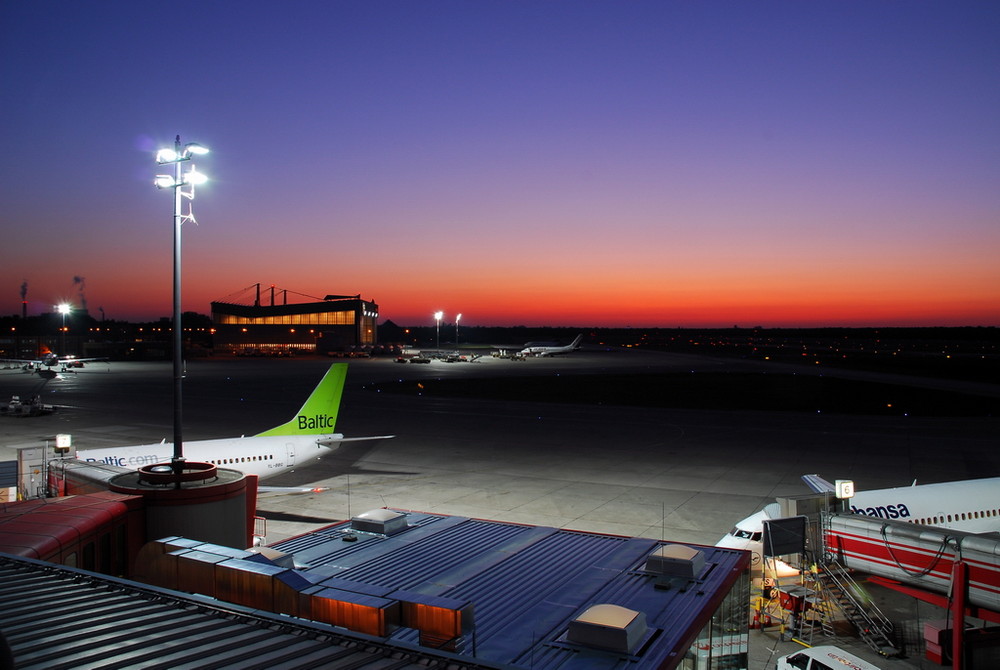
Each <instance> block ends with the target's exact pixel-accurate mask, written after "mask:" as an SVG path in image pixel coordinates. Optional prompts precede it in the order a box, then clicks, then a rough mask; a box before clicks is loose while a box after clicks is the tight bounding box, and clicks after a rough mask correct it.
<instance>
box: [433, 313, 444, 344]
mask: <svg viewBox="0 0 1000 670" xmlns="http://www.w3.org/2000/svg"><path fill="white" fill-rule="evenodd" d="M443 316H444V312H434V320H435V321H436V322H437V348H438V349H441V317H443Z"/></svg>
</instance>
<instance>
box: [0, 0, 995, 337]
mask: <svg viewBox="0 0 1000 670" xmlns="http://www.w3.org/2000/svg"><path fill="white" fill-rule="evenodd" d="M998 35H1000V4H998V3H996V2H992V1H990V2H943V1H941V2H927V1H922V0H913V1H908V2H879V1H876V0H864V1H851V0H846V1H837V2H821V1H817V2H800V1H792V2H777V1H768V0H760V1H755V2H745V1H741V2H669V1H666V0H659V1H656V2H644V1H641V0H633V1H610V0H608V1H603V2H592V1H587V0H565V1H559V0H531V1H516V0H510V1H492V0H463V1H456V2H445V1H439V0H425V1H421V2H413V1H406V2H391V1H379V0H373V1H364V2H362V1H360V0H359V1H352V2H346V1H337V0H327V1H316V2H313V1H309V0H293V1H292V2H287V3H276V2H260V1H258V0H243V1H241V2H222V1H214V2H213V1H205V0H201V1H199V2H188V1H187V0H176V1H174V2H170V3H145V2H143V3H137V2H131V1H130V2H119V1H115V0H109V1H107V2H87V3H66V2H62V1H59V2H49V1H46V0H38V1H33V2H5V3H2V4H0V91H2V93H0V95H2V99H3V100H2V104H0V137H2V138H3V145H4V147H5V150H6V156H7V158H6V160H5V161H4V165H3V167H2V168H0V169H2V172H3V179H2V180H0V198H2V209H0V217H2V220H0V229H2V231H3V233H2V236H3V237H2V240H0V249H2V252H0V314H20V313H21V305H22V293H24V296H25V299H26V300H27V309H28V314H29V315H34V314H40V313H43V312H51V311H52V310H53V305H55V304H56V303H59V302H63V301H69V302H71V303H72V304H73V305H75V306H76V307H77V308H82V307H86V308H87V309H88V311H89V313H90V314H91V315H92V316H94V317H96V318H102V316H103V317H104V318H107V319H125V320H148V319H158V318H160V317H163V316H169V315H170V314H171V312H172V295H173V294H172V276H173V274H172V273H173V256H172V253H173V241H172V239H173V232H174V231H173V228H174V227H173V199H172V197H171V193H170V192H169V191H160V190H157V189H156V188H155V187H154V186H153V178H154V177H155V175H156V174H158V173H163V172H169V171H170V170H169V168H168V169H167V170H164V168H162V167H159V166H157V165H156V164H155V160H154V153H155V151H156V149H158V148H161V147H168V146H172V144H173V140H174V137H175V136H176V135H178V134H179V135H180V136H181V141H182V142H184V143H186V142H197V143H199V144H202V145H204V146H206V147H209V148H210V149H211V150H212V153H210V154H208V155H206V156H200V157H197V159H196V160H194V161H193V163H194V164H196V165H197V169H198V170H199V171H200V172H203V173H205V174H207V175H208V176H209V177H210V181H209V182H208V183H207V184H206V185H204V186H200V187H198V189H197V193H196V198H195V199H194V200H193V201H192V203H191V204H192V206H193V211H194V215H195V217H196V219H197V224H192V223H186V224H185V225H184V226H183V228H182V238H183V253H182V257H183V267H182V277H183V280H182V284H183V301H182V309H183V310H184V311H195V312H199V313H204V314H208V313H210V303H211V302H212V301H217V300H222V301H225V300H233V301H239V300H241V299H240V298H238V297H237V296H238V295H245V293H243V290H244V289H246V288H248V287H250V286H253V285H254V284H257V283H258V282H259V283H261V284H262V285H263V286H264V287H267V286H270V285H271V284H274V285H276V286H277V287H278V288H279V289H287V290H288V291H290V292H291V293H290V294H289V301H290V302H295V301H298V300H306V299H307V298H302V297H301V296H316V297H323V296H325V295H328V294H343V295H355V294H360V295H361V296H362V298H365V299H368V300H373V301H375V302H376V303H378V305H379V312H380V322H384V321H386V320H391V321H393V322H395V323H396V324H398V325H414V326H416V325H431V324H433V323H434V318H433V314H434V312H436V311H438V310H441V311H443V312H444V317H443V321H444V322H445V323H450V322H452V321H453V319H454V315H455V314H457V313H461V314H462V320H461V323H462V324H463V325H468V326H476V325H482V326H487V325H488V326H504V325H508V326H515V325H535V326H539V325H541V326H546V325H552V326H558V325H564V326H590V327H629V326H630V327H730V326H733V325H739V326H743V327H753V326H764V327H795V326H803V327H806V326H908V325H916V326H949V325H971V326H996V325H1000V114H998V111H1000V39H998V38H997V36H998Z"/></svg>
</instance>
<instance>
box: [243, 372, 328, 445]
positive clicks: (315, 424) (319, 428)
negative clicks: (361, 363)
mask: <svg viewBox="0 0 1000 670" xmlns="http://www.w3.org/2000/svg"><path fill="white" fill-rule="evenodd" d="M346 379H347V363H334V364H333V365H331V366H330V369H329V370H327V373H326V374H325V375H323V379H321V380H320V382H319V385H318V386H317V387H316V389H315V390H314V391H313V392H312V394H310V396H309V398H308V399H307V400H306V403H305V404H304V405H302V409H300V410H299V411H298V413H297V414H296V415H295V416H294V417H292V419H291V420H290V421H288V422H286V423H283V424H281V425H280V426H275V427H274V428H271V429H270V430H265V431H264V432H263V433H259V434H258V435H257V437H263V436H265V435H320V434H328V433H332V432H334V426H336V424H337V413H338V412H339V411H340V397H341V395H343V393H344V381H345V380H346Z"/></svg>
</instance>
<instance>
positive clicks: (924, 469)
mask: <svg viewBox="0 0 1000 670" xmlns="http://www.w3.org/2000/svg"><path fill="white" fill-rule="evenodd" d="M331 362H332V361H331V360H330V359H325V358H319V357H304V358H298V359H238V358H218V359H200V360H191V361H189V362H188V363H187V365H186V374H185V380H184V430H183V439H184V441H190V440H198V439H208V438H216V437H233V436H237V435H242V434H246V435H252V434H255V433H257V432H260V431H262V430H265V429H267V428H270V427H272V426H274V425H277V424H279V423H281V422H283V421H286V420H287V419H288V418H290V417H291V416H293V415H294V413H295V412H296V410H297V409H298V408H299V407H300V405H301V404H302V402H303V401H304V400H305V398H306V396H307V395H308V394H309V392H310V391H311V390H312V388H313V386H315V384H316V383H317V382H318V381H319V379H320V377H321V376H322V374H323V372H324V371H325V370H326V369H327V368H328V367H329V365H330V364H331ZM762 366H763V367H762ZM782 369H785V368H782ZM730 370H732V371H756V370H762V371H763V370H766V371H771V372H774V371H776V370H778V368H777V367H773V366H772V367H767V366H766V364H764V363H760V362H752V361H745V360H739V359H721V358H710V357H701V356H694V355H687V354H668V353H656V352H640V351H625V350H615V351H610V352H605V351H580V352H577V353H574V354H572V355H569V356H562V357H555V358H545V359H532V360H528V361H510V360H504V359H494V358H490V357H484V358H481V359H478V360H476V361H474V362H471V363H445V362H441V361H434V362H432V363H430V364H428V365H413V364H406V365H404V364H399V363H396V362H394V361H393V360H392V359H391V358H373V359H354V360H351V361H350V368H349V372H348V379H347V386H346V388H345V392H344V399H343V403H342V407H341V412H340V416H339V419H338V424H337V430H338V432H343V433H344V434H345V435H346V436H348V437H354V436H363V435H384V434H394V435H396V436H397V437H395V438H394V439H391V440H382V441H378V442H371V443H369V442H358V443H348V444H345V445H343V446H342V447H340V449H338V451H336V452H335V453H333V454H332V455H330V456H327V457H325V458H323V459H321V460H320V461H318V462H313V463H311V464H303V465H302V467H299V468H298V469H297V470H295V471H294V472H292V473H288V474H284V475H280V476H278V477H275V478H272V479H269V480H266V481H265V482H263V483H264V484H265V485H274V486H301V487H328V488H329V490H327V491H324V492H321V493H303V494H293V495H263V496H262V497H261V499H260V502H259V506H258V509H259V514H260V515H261V516H263V517H265V518H267V519H268V522H267V537H266V539H265V542H267V543H272V542H276V541H278V540H280V539H283V538H285V537H289V536H292V535H296V534H299V533H302V532H306V531H308V530H312V529H315V528H317V527H321V526H323V525H327V524H329V523H331V522H334V521H337V520H342V519H346V518H349V517H350V516H351V514H357V513H360V512H364V511H366V510H369V509H373V508H378V507H393V508H398V509H411V510H420V511H424V512H432V513H441V514H453V515H461V516H471V517H477V518H485V519H495V520H501V521H507V522H515V523H526V524H535V525H544V526H555V527H560V528H569V529H577V530H583V531H590V532H599V533H613V534H619V535H627V536H642V537H653V538H661V539H667V540H671V541H677V542H687V543H697V544H709V545H710V544H714V543H715V542H716V541H717V540H718V539H719V538H720V537H721V536H722V535H724V534H725V533H726V532H727V531H728V530H729V529H730V528H731V527H732V526H733V524H734V522H736V521H737V520H739V519H741V518H743V517H746V516H748V515H749V514H751V513H752V512H754V511H757V510H758V509H760V508H761V507H762V506H763V505H765V504H767V503H769V502H773V501H774V498H775V497H776V496H781V495H795V494H802V493H807V492H808V490H807V489H806V487H805V485H804V484H803V483H802V482H801V480H800V476H801V475H803V474H807V473H818V474H820V475H822V476H824V477H826V478H827V479H830V480H833V479H853V480H854V481H855V482H856V484H857V486H858V488H881V487H886V486H898V485H907V484H909V483H911V482H912V481H913V480H914V479H916V480H918V481H920V482H924V483H929V482H933V481H948V480H955V479H964V478H972V477H987V476H996V475H997V474H998V471H1000V455H998V453H997V450H996V446H997V442H998V436H1000V419H998V418H996V417H987V418H968V417H904V416H861V415H845V414H835V413H825V412H815V413H805V412H785V411H780V410H775V411H763V412H762V411H724V410H695V409H669V408H667V409H663V408H642V407H624V406H614V405H607V404H605V405H581V404H573V403H565V402H555V401H554V402H524V401H519V400H516V399H515V400H486V399H482V398H476V397H457V398H454V397H428V396H427V395H420V394H419V386H418V384H419V383H420V382H421V380H424V381H427V380H433V379H439V378H441V379H446V378H464V377H465V378H467V377H480V378H486V379H493V378H496V379H501V378H503V377H516V378H518V380H519V381H521V382H523V383H524V384H525V385H529V384H531V380H532V378H533V377H537V378H541V377H545V376H553V375H558V376H569V375H592V374H610V373H621V372H626V373H629V372H634V373H636V374H637V375H639V374H640V373H647V372H669V371H690V372H691V373H693V374H697V373H698V372H706V371H730ZM801 373H802V374H819V372H817V371H815V370H812V369H808V370H807V369H805V368H802V369H801ZM828 374H837V373H836V371H829V372H828ZM850 374H854V373H850ZM864 375H865V376H868V377H871V376H874V377H873V378H875V379H878V378H879V376H878V375H877V374H876V373H864ZM592 379H593V378H592V377H589V376H587V377H581V380H582V381H581V382H580V383H594V382H593V381H592ZM399 380H405V382H406V385H407V388H408V389H410V390H409V392H406V393H399V392H389V391H388V390H387V389H388V387H389V386H392V385H398V384H399ZM637 383H639V382H638V381H637ZM928 383H929V380H923V381H921V380H914V384H915V385H917V386H927V385H928ZM997 390H998V389H997V387H992V388H987V389H986V390H985V392H986V393H987V395H994V394H996V393H997ZM38 392H40V393H41V394H42V399H43V401H44V402H46V403H49V404H54V405H57V406H59V409H58V411H57V412H56V413H55V414H52V415H49V416H41V417H33V418H25V419H13V418H8V419H2V420H0V461H4V460H12V459H14V458H16V447H19V446H38V445H39V444H42V443H44V441H45V440H49V439H53V438H54V436H55V435H56V434H57V433H68V434H71V435H72V436H73V441H74V445H75V446H77V447H78V448H85V447H95V448H96V447H105V446H115V445H124V444H141V443H148V442H156V441H160V440H162V439H166V440H167V441H170V440H171V439H172V431H173V410H172V392H173V378H172V368H171V364H170V363H169V362H166V363H161V362H158V363H133V362H126V363H117V362H115V363H110V364H103V363H101V364H92V365H88V366H87V367H86V368H84V369H83V370H80V371H79V372H78V373H67V374H64V375H60V378H57V379H54V380H50V381H48V382H46V383H45V384H44V385H42V380H40V379H39V378H38V377H37V376H36V375H28V374H25V373H22V372H19V371H14V370H2V371H0V399H3V400H6V399H7V398H8V397H9V396H10V395H11V394H19V395H21V396H22V397H24V396H30V395H32V394H33V393H38ZM650 392H651V393H655V392H656V389H655V388H653V389H650ZM980 392H982V391H980ZM994 397H995V396H994ZM769 639H770V638H769ZM778 644H779V643H778V642H777V641H776V638H775V641H774V646H769V645H770V642H767V641H765V643H764V644H759V645H755V651H754V654H755V658H757V660H756V661H753V662H752V665H751V667H754V668H757V667H764V665H760V664H763V663H766V662H770V661H769V658H770V657H771V656H774V655H780V654H781V653H789V652H790V651H793V650H794V648H795V645H794V643H791V642H786V643H781V644H783V645H792V646H791V647H783V648H781V649H784V650H779V647H778ZM773 650H779V651H773ZM765 655H766V656H767V657H768V658H764V656H765ZM882 662H883V663H892V665H888V666H887V667H897V668H903V667H922V666H921V665H908V664H907V662H905V661H885V660H884V659H883V660H882ZM758 663H760V664H758ZM772 665H773V663H772ZM928 667H930V666H928Z"/></svg>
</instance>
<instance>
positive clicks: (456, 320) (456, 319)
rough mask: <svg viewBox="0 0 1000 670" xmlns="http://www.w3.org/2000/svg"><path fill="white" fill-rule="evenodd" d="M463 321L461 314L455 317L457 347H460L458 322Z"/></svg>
mask: <svg viewBox="0 0 1000 670" xmlns="http://www.w3.org/2000/svg"><path fill="white" fill-rule="evenodd" d="M461 320H462V314H461V312H460V313H459V314H458V316H456V317H455V346H456V347H457V346H458V322H459V321H461Z"/></svg>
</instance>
